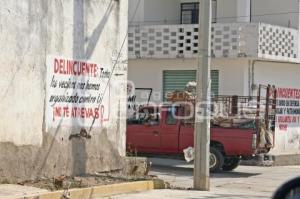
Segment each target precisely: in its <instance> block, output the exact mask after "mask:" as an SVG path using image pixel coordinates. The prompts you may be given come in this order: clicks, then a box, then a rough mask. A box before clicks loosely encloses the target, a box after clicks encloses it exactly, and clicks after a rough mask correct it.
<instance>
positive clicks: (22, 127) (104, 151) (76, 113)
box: [0, 0, 128, 182]
mask: <svg viewBox="0 0 300 199" xmlns="http://www.w3.org/2000/svg"><path fill="white" fill-rule="evenodd" d="M0 4H1V19H0V27H1V28H0V32H1V34H0V43H1V46H2V47H3V49H5V50H3V51H1V53H0V63H1V64H0V71H1V74H3V77H2V78H1V79H0V88H1V89H0V90H1V96H2V101H1V103H0V107H1V110H2V113H3V118H2V119H1V121H0V160H1V161H0V181H2V180H9V181H12V182H14V181H15V180H24V179H25V180H26V179H36V178H39V177H55V176H60V175H67V176H71V175H81V174H87V173H95V172H98V171H110V170H115V169H120V168H122V161H123V157H124V156H125V137H126V136H125V130H126V122H125V119H124V118H125V114H126V103H125V102H124V99H126V82H127V45H122V44H123V43H124V40H125V38H126V34H127V28H128V23H127V18H128V1H126V0H120V1H110V0H103V1H91V0H76V1H71V0H64V1H32V0H24V1H22V2H20V1H8V0H5V1H1V3H0ZM119 55H120V56H119ZM116 74H118V75H116Z"/></svg>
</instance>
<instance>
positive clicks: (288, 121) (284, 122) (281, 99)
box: [276, 88, 300, 131]
mask: <svg viewBox="0 0 300 199" xmlns="http://www.w3.org/2000/svg"><path fill="white" fill-rule="evenodd" d="M277 99H278V100H277V111H276V116H277V117H276V123H277V128H278V129H279V130H280V131H287V130H288V129H289V128H295V127H298V128H299V127H300V89H292V88H278V89H277ZM299 130H300V129H299Z"/></svg>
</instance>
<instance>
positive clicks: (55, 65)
mask: <svg viewBox="0 0 300 199" xmlns="http://www.w3.org/2000/svg"><path fill="white" fill-rule="evenodd" d="M58 71H59V61H58V60H57V59H54V73H58Z"/></svg>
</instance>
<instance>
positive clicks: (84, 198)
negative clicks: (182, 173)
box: [11, 180, 165, 199]
mask: <svg viewBox="0 0 300 199" xmlns="http://www.w3.org/2000/svg"><path fill="white" fill-rule="evenodd" d="M164 188H165V183H164V181H163V180H151V181H139V182H128V183H121V184H112V185H103V186H96V187H90V188H83V189H71V190H69V191H56V192H48V193H42V194H37V195H30V196H22V197H15V198H11V199H64V198H70V199H92V198H94V197H107V196H112V195H119V194H126V193H132V192H140V191H147V190H152V189H164Z"/></svg>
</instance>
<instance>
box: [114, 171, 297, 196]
mask: <svg viewBox="0 0 300 199" xmlns="http://www.w3.org/2000/svg"><path fill="white" fill-rule="evenodd" d="M150 174H151V175H157V176H158V177H160V178H162V179H164V180H165V181H166V182H169V183H170V184H171V185H172V186H175V187H177V188H178V189H177V190H154V191H149V192H143V193H137V194H127V195H120V196H114V197H111V198H114V199H121V198H124V199H135V198H136V199H139V198H146V199H147V198H149V199H150V198H151V199H152V198H161V199H162V198H164V199H165V198H167V199H168V198H170V199H177V198H178V199H179V198H189V199H194V198H233V199H235V198H236V199H238V198H270V197H271V196H272V194H273V192H274V191H275V190H276V189H277V187H278V186H280V185H281V184H282V183H283V182H285V181H286V180H288V179H290V178H293V177H296V176H297V175H300V166H287V167H249V166H240V167H239V168H238V169H237V170H236V171H234V172H228V173H221V174H213V175H212V178H211V192H197V191H189V190H188V191H186V190H180V189H183V188H184V189H187V188H191V187H192V184H193V181H192V175H193V170H192V168H178V167H177V168H175V167H169V168H167V167H154V168H153V169H152V172H151V173H150Z"/></svg>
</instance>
